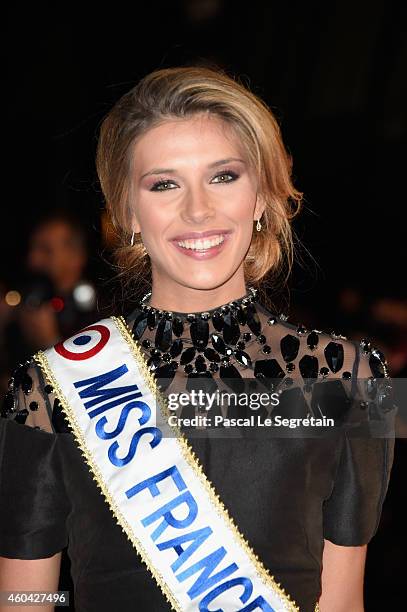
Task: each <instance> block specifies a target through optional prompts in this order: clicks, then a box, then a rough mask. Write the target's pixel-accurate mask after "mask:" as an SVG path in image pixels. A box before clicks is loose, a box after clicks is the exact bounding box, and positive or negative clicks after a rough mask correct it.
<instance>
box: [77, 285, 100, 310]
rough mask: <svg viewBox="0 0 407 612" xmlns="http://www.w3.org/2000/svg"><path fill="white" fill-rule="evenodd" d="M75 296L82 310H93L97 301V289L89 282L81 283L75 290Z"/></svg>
mask: <svg viewBox="0 0 407 612" xmlns="http://www.w3.org/2000/svg"><path fill="white" fill-rule="evenodd" d="M73 297H74V300H75V302H76V303H77V305H78V308H80V309H81V310H91V309H92V308H93V307H94V305H95V302H96V294H95V290H94V288H93V287H92V285H90V284H89V283H80V285H77V286H76V287H75V289H74V290H73Z"/></svg>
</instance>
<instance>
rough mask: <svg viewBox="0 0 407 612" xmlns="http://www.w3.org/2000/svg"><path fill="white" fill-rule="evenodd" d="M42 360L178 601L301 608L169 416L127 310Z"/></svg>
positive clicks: (116, 510)
mask: <svg viewBox="0 0 407 612" xmlns="http://www.w3.org/2000/svg"><path fill="white" fill-rule="evenodd" d="M35 359H36V361H37V363H39V365H40V366H41V368H42V370H43V372H44V373H45V375H46V377H47V379H48V380H49V382H50V383H51V384H52V386H53V387H54V390H55V394H56V396H57V397H58V399H59V400H60V402H61V405H62V409H63V411H64V413H65V414H66V416H67V419H68V421H69V423H70V426H71V428H72V430H73V434H74V436H75V439H76V442H77V444H78V445H79V447H80V449H81V451H82V454H83V455H84V458H85V460H86V462H87V464H88V466H89V468H90V470H91V472H92V474H93V478H94V480H96V482H97V485H98V487H99V488H100V489H101V492H102V493H103V495H104V497H105V499H106V501H107V503H108V505H109V507H110V510H111V512H112V514H113V516H114V517H115V519H116V522H117V523H118V524H119V525H120V526H121V528H122V530H123V531H124V533H125V534H126V535H127V537H128V538H129V540H130V541H131V542H132V544H133V545H134V547H135V548H136V550H137V552H138V553H139V555H140V556H141V558H142V559H143V561H144V563H145V564H146V565H147V567H148V569H149V570H150V572H151V574H152V575H153V577H154V578H155V580H156V581H157V583H158V585H159V586H160V588H161V590H162V592H163V593H164V595H165V596H166V598H167V600H168V602H169V603H170V604H171V606H172V607H173V609H174V610H180V611H185V612H190V611H192V610H208V612H209V611H210V610H213V611H214V610H216V611H217V612H222V611H225V612H232V611H234V610H236V611H237V610H240V611H241V612H243V611H245V612H249V611H251V610H267V611H269V612H270V611H273V610H274V611H276V612H283V611H284V612H286V611H294V610H296V611H298V610H299V608H298V607H297V606H296V604H295V603H294V602H293V601H292V600H291V599H290V597H289V595H287V594H286V593H285V591H284V589H283V588H282V587H280V585H279V584H277V583H276V582H275V580H274V578H273V576H271V575H270V573H269V572H268V570H267V569H266V568H265V567H264V566H263V565H262V563H261V561H260V560H259V558H258V557H257V555H256V554H255V553H254V552H253V550H252V549H251V548H250V546H249V544H248V542H247V541H246V540H245V538H244V537H243V536H242V534H241V533H239V531H238V528H237V526H236V525H235V523H234V522H233V519H232V518H231V517H230V516H229V514H228V511H227V510H226V508H225V507H224V505H223V503H222V502H221V501H220V499H219V497H218V496H217V495H216V493H215V491H214V489H213V486H212V484H211V483H210V482H209V481H208V479H207V478H206V476H205V474H204V472H203V471H202V467H201V466H200V464H199V463H198V459H197V457H196V456H195V455H194V453H193V451H192V449H191V447H190V446H189V444H188V442H187V440H186V439H185V437H183V436H182V434H181V433H180V432H179V431H178V430H177V429H176V428H174V427H170V426H169V425H168V421H167V417H168V414H169V412H168V408H167V406H166V398H165V396H164V395H163V393H162V392H161V391H160V389H159V386H158V384H157V382H156V379H155V378H154V376H153V374H152V373H151V372H150V370H149V368H148V366H147V364H146V359H145V357H144V355H143V353H142V351H141V349H140V347H139V345H138V344H137V342H136V341H135V340H134V339H133V337H132V335H131V333H130V330H129V328H128V327H127V325H126V323H125V321H124V319H122V318H116V317H111V318H107V319H103V320H101V321H99V322H98V323H97V324H95V325H91V326H89V327H87V328H84V329H83V330H81V331H80V332H78V333H77V334H75V335H74V336H72V337H71V338H69V339H68V340H65V341H64V342H61V343H59V344H57V345H55V347H52V348H50V349H48V350H46V351H44V352H39V353H37V354H36V355H35ZM157 405H158V409H157ZM253 520H255V508H253ZM135 604H136V602H135Z"/></svg>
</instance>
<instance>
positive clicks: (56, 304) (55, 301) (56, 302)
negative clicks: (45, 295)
mask: <svg viewBox="0 0 407 612" xmlns="http://www.w3.org/2000/svg"><path fill="white" fill-rule="evenodd" d="M51 306H52V308H53V309H54V310H55V312H61V310H63V309H64V306H65V304H64V300H63V299H62V298H60V297H53V298H52V299H51Z"/></svg>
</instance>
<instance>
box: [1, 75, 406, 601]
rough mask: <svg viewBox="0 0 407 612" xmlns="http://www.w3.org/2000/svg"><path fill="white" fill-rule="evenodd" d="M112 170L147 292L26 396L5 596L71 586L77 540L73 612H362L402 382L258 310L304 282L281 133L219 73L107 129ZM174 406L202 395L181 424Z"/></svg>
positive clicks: (5, 484)
mask: <svg viewBox="0 0 407 612" xmlns="http://www.w3.org/2000/svg"><path fill="white" fill-rule="evenodd" d="M97 169H98V173H99V178H100V182H101V186H102V190H103V194H104V197H105V200H106V206H107V208H108V210H109V212H110V214H111V216H112V219H113V220H114V223H115V225H116V226H117V229H118V232H119V234H120V236H121V239H122V244H121V246H120V248H119V249H118V252H117V257H118V262H119V265H120V266H121V268H122V273H123V275H126V276H127V277H128V278H129V279H130V280H131V287H132V288H133V289H132V290H133V291H134V292H135V293H136V291H137V292H139V291H140V286H141V285H142V283H143V282H144V283H145V281H146V279H147V281H148V282H147V284H148V291H147V292H146V293H145V294H144V295H143V297H141V296H140V298H139V299H138V300H136V302H137V304H136V308H135V309H134V310H133V312H132V313H130V314H129V315H128V317H127V318H126V319H124V318H122V317H116V316H111V317H108V318H106V319H103V320H101V321H98V322H96V324H94V325H89V326H88V327H86V328H85V329H82V330H80V331H78V332H77V333H76V334H74V335H73V336H72V337H71V338H68V339H65V340H63V341H62V342H59V343H58V344H56V345H55V346H54V347H50V348H49V349H47V350H45V351H40V352H39V353H37V354H36V355H35V356H34V358H33V359H30V360H29V361H28V362H27V363H25V364H23V365H21V366H20V367H19V368H18V369H17V370H16V372H15V374H14V376H13V378H12V380H11V382H10V389H9V392H8V394H7V396H6V399H5V403H4V409H3V416H4V417H5V418H3V419H0V426H1V427H0V449H1V453H2V466H1V482H0V493H1V497H2V504H1V508H0V555H1V557H0V590H1V589H3V590H27V589H32V590H55V589H56V587H57V576H58V567H59V561H60V556H59V555H60V551H61V550H62V549H63V548H64V547H65V546H68V554H69V556H70V558H71V561H72V577H73V582H74V585H75V609H76V610H77V611H78V612H82V611H83V612H90V611H95V612H96V611H97V612H103V611H105V610H106V611H109V612H110V610H120V611H121V612H127V611H128V612H130V611H131V610H134V609H140V610H154V611H157V612H158V611H161V610H162V611H163V612H164V611H166V610H170V609H174V610H177V611H179V612H181V611H182V612H192V611H198V610H199V611H202V612H209V611H210V610H215V609H216V610H219V611H224V612H231V611H233V610H240V611H241V612H250V611H255V610H265V611H268V612H273V611H275V612H293V611H297V610H301V612H314V611H316V610H318V609H319V607H318V606H319V605H320V606H321V612H349V610H352V612H361V611H362V610H363V572H364V559H365V552H366V544H367V543H368V542H369V541H370V539H371V538H372V537H373V535H374V534H375V532H376V530H377V525H378V521H379V518H380V514H381V508H382V504H383V500H384V497H385V494H386V490H387V485H388V481H389V475H390V469H391V465H392V459H393V441H392V436H391V431H392V430H391V427H390V426H389V419H390V420H391V417H392V415H393V413H394V410H393V405H392V397H391V391H390V390H391V385H390V380H389V377H388V375H389V374H388V369H387V363H386V360H385V357H384V355H383V354H382V353H381V351H380V350H378V349H377V348H375V347H372V346H371V344H370V342H369V341H368V340H367V339H364V340H363V341H362V342H361V343H358V342H356V341H352V340H348V339H347V338H346V337H345V336H343V335H341V334H338V333H336V332H333V331H332V332H323V331H321V330H320V329H312V330H308V329H306V328H305V326H304V325H302V324H293V323H291V322H289V321H288V317H287V315H284V314H282V313H280V314H276V313H274V312H272V311H271V310H269V309H268V307H266V306H265V304H263V303H262V302H261V300H260V299H259V297H258V294H259V293H260V292H263V295H264V296H265V293H266V292H265V288H266V282H265V281H266V276H267V275H270V276H271V277H272V278H273V282H274V284H276V283H277V279H278V278H279V277H280V275H282V273H283V271H286V272H287V273H288V272H289V271H290V267H291V265H292V259H293V245H292V234H291V221H292V219H293V217H294V216H295V215H296V214H297V213H298V212H299V210H300V207H301V197H302V196H301V193H300V192H299V191H297V189H296V188H295V187H294V186H293V183H292V181H291V178H290V175H291V161H290V159H289V156H288V155H287V153H286V151H285V149H284V146H283V143H282V139H281V135H280V131H279V128H278V125H277V123H276V120H275V118H274V117H273V115H272V113H271V112H270V110H269V109H268V108H267V106H266V105H265V104H264V103H263V102H262V101H261V100H260V99H259V98H257V97H256V96H255V95H254V94H253V93H251V92H250V91H249V90H248V89H247V88H245V87H243V86H242V85H241V84H240V83H239V82H238V81H236V80H234V79H233V78H232V77H229V76H228V75H226V74H225V73H224V72H223V71H221V70H214V69H209V68H201V67H182V68H172V69H164V70H158V71H155V72H153V73H152V74H149V75H147V76H146V77H145V78H144V79H143V80H142V81H141V82H140V83H138V84H137V85H136V86H135V87H134V88H133V89H132V90H131V91H130V92H128V93H127V94H125V95H124V96H123V97H122V98H121V99H120V100H119V101H118V102H117V104H116V105H115V106H114V108H113V109H112V110H111V111H110V113H109V114H108V115H107V117H106V118H105V119H104V121H103V123H102V125H101V130H100V139H99V143H98V151H97ZM254 223H255V229H254ZM136 234H137V235H138V238H137V240H135V239H134V237H135V235H136ZM255 285H256V287H255ZM231 390H232V391H233V396H236V397H238V400H239V401H238V402H236V403H234V402H231V403H230V404H229V403H228V402H227V401H226V402H223V401H221V402H220V403H219V402H214V397H215V396H216V397H218V396H217V394H218V392H221V393H220V395H221V397H222V398H224V397H227V398H228V399H230V395H231V394H230V391H231ZM256 390H257V392H260V393H262V395H264V394H265V393H267V394H270V393H271V394H272V395H273V396H274V399H275V400H276V401H275V402H273V403H271V404H270V405H268V406H267V408H266V407H265V406H264V405H261V406H259V405H255V404H254V403H253V404H251V403H250V402H248V401H247V398H248V395H250V397H252V396H253V392H255V391H256ZM180 392H181V393H183V394H186V395H187V396H190V395H193V394H195V395H193V396H194V397H196V395H198V397H199V398H201V399H200V401H198V402H195V401H187V402H186V403H182V404H180V408H179V409H178V408H177V409H176V410H174V411H172V412H175V414H172V415H171V411H170V409H169V405H168V399H169V398H171V397H174V394H175V395H179V393H180ZM255 395H257V394H256V393H255ZM277 400H278V401H277ZM385 415H386V418H385ZM325 417H328V418H325ZM373 419H375V421H374V428H373V429H374V431H375V432H377V437H373V436H371V435H370V436H369V432H370V427H371V426H372V420H373ZM328 421H329V423H328ZM332 422H333V423H334V426H332V427H331V426H329V427H328V424H329V425H331V424H332ZM276 423H278V426H274V425H273V426H272V425H271V424H276ZM291 423H296V424H297V423H298V424H300V425H299V426H298V427H296V428H294V427H290V424H291ZM185 424H187V427H184V426H183V425H185ZM310 424H311V425H310ZM181 425H182V426H181ZM318 427H319V429H320V430H321V432H320V433H319V432H318V434H317V433H316V432H315V430H316V429H317V428H318ZM297 429H302V430H304V429H305V430H308V432H309V430H310V429H312V430H313V432H312V434H310V435H306V434H304V435H302V434H301V433H297ZM273 430H274V434H273ZM283 430H284V431H283ZM328 430H332V431H328ZM276 431H277V432H278V433H276ZM355 431H356V432H361V433H360V437H357V436H355ZM292 432H296V433H294V434H293V433H292ZM389 432H390V433H389ZM303 433H304V432H303ZM16 474H18V475H19V478H18V479H17V478H16ZM50 559H51V561H50Z"/></svg>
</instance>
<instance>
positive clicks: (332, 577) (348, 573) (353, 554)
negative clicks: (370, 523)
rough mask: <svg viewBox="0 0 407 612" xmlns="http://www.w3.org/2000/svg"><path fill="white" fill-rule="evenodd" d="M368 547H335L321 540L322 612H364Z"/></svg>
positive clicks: (320, 602) (320, 601)
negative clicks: (322, 550)
mask: <svg viewBox="0 0 407 612" xmlns="http://www.w3.org/2000/svg"><path fill="white" fill-rule="evenodd" d="M366 551H367V544H365V545H364V546H338V545H337V544H333V543H332V542H330V541H329V540H324V553H323V556H322V564H323V565H322V577H321V578H322V594H321V598H320V600H319V607H320V611H321V612H350V611H352V612H363V611H364V605H363V578H364V573H365V561H366Z"/></svg>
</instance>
